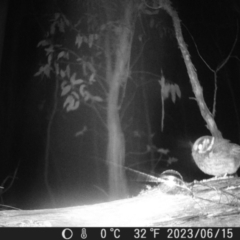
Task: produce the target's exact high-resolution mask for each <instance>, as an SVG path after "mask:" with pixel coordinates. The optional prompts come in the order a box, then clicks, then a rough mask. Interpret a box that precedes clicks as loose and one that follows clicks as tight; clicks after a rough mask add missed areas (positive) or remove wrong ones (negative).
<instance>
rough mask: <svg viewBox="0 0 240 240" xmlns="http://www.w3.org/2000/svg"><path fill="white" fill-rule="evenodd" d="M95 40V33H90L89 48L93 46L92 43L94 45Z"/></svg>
mask: <svg viewBox="0 0 240 240" xmlns="http://www.w3.org/2000/svg"><path fill="white" fill-rule="evenodd" d="M93 40H94V35H93V34H90V35H89V41H88V46H89V48H91V47H92V45H93Z"/></svg>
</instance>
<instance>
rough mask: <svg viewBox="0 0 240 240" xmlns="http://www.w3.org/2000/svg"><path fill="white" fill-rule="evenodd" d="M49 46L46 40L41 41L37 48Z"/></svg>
mask: <svg viewBox="0 0 240 240" xmlns="http://www.w3.org/2000/svg"><path fill="white" fill-rule="evenodd" d="M49 44H50V42H49V41H47V40H42V41H40V42H39V43H38V45H37V47H40V46H43V47H45V46H47V45H49Z"/></svg>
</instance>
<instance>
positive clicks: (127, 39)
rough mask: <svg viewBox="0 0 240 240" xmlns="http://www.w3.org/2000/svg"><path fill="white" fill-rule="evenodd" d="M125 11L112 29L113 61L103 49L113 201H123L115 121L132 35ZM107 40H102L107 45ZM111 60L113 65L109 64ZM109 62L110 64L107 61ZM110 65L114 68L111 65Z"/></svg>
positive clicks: (128, 7)
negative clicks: (113, 31) (106, 83)
mask: <svg viewBox="0 0 240 240" xmlns="http://www.w3.org/2000/svg"><path fill="white" fill-rule="evenodd" d="M123 6H124V7H125V12H124V18H123V20H122V22H121V23H120V24H119V27H117V28H116V29H115V34H116V37H115V39H114V41H113V42H112V43H111V44H112V45H111V46H112V47H115V48H112V49H114V53H113V56H114V57H113V58H111V54H109V53H110V52H111V51H110V49H111V48H110V47H109V46H107V49H106V52H107V53H108V54H107V55H108V56H107V81H108V83H109V95H108V103H107V126H108V147H107V162H108V163H109V173H108V174H109V175H108V182H109V197H110V199H117V198H120V197H126V194H127V186H126V178H125V175H124V168H123V167H122V166H124V161H125V139H124V135H123V132H122V128H121V121H120V117H119V108H120V106H119V91H120V88H121V87H123V86H124V84H126V82H127V78H128V73H129V62H130V52H131V44H132V35H133V30H132V27H131V26H133V17H132V16H133V7H132V3H131V1H130V2H128V4H127V3H126V4H125V5H123ZM108 40H109V38H108V39H107V40H106V41H108ZM113 59H114V61H113ZM111 60H112V61H111ZM112 62H114V63H115V64H113V63H112Z"/></svg>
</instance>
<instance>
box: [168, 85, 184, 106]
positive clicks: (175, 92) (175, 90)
mask: <svg viewBox="0 0 240 240" xmlns="http://www.w3.org/2000/svg"><path fill="white" fill-rule="evenodd" d="M170 91H171V96H172V101H173V102H174V103H175V101H176V96H178V97H179V98H180V97H181V91H180V88H179V86H178V85H177V84H172V85H171V89H170Z"/></svg>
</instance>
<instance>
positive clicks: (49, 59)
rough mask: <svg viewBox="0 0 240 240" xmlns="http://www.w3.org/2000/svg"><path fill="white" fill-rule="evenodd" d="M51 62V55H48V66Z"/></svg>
mask: <svg viewBox="0 0 240 240" xmlns="http://www.w3.org/2000/svg"><path fill="white" fill-rule="evenodd" d="M51 62H52V53H50V54H49V55H48V64H49V65H51Z"/></svg>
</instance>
